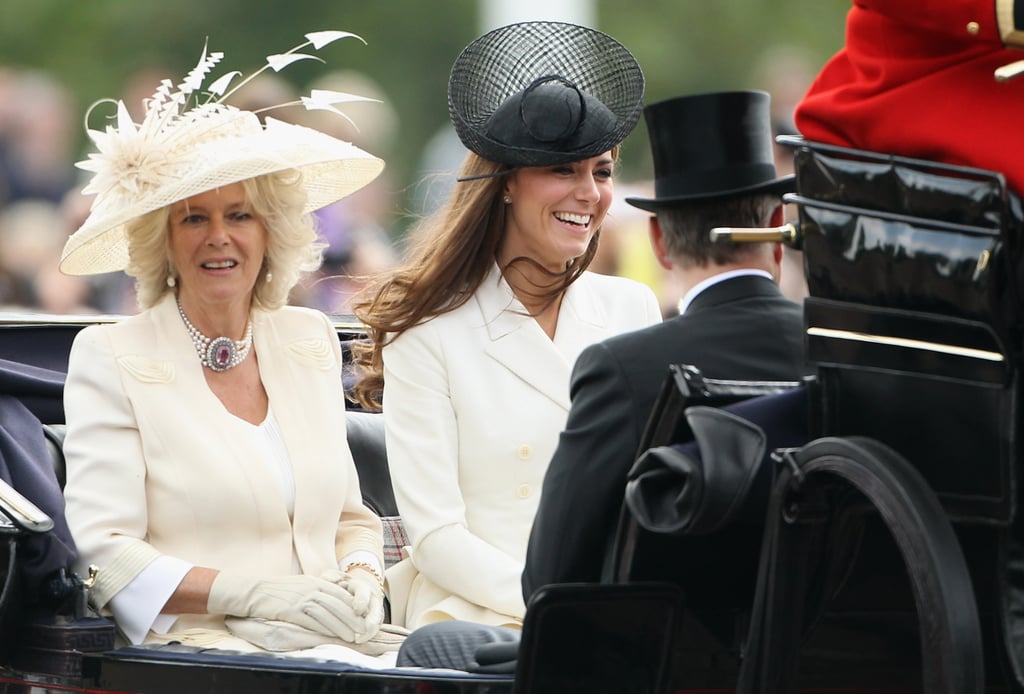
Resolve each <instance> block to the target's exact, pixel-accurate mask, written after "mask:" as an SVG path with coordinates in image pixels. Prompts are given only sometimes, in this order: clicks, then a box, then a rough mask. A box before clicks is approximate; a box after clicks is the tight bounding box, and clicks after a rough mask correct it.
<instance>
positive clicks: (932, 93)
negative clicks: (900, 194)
mask: <svg viewBox="0 0 1024 694" xmlns="http://www.w3.org/2000/svg"><path fill="white" fill-rule="evenodd" d="M1014 49H1016V50H1014ZM1020 49H1024V0H854V2H853V7H852V8H851V9H850V12H849V14H848V15H847V23H846V45H845V47H844V48H843V49H842V50H840V51H839V52H838V53H837V54H836V55H835V56H833V57H832V58H831V59H830V60H829V61H828V63H826V64H825V66H824V67H823V68H822V70H821V72H820V73H819V74H818V76H817V78H816V79H815V81H814V83H813V84H812V85H811V87H810V89H809V90H808V92H807V94H806V95H805V96H804V98H803V100H802V101H801V102H800V103H799V104H798V106H797V109H796V114H795V117H796V126H797V129H798V130H799V131H800V133H801V135H803V136H804V137H806V138H807V139H809V140H816V141H820V142H827V143H831V144H837V145H842V146H846V147H855V148H858V149H867V150H872V151H877V152H889V153H893V154H901V155H904V156H910V157H918V158H922V159H934V160H937V161H942V162H946V163H950V164H959V165H966V166H976V167H980V168H984V169H992V170H995V171H1000V172H1002V173H1004V174H1005V175H1006V177H1007V180H1008V182H1009V185H1010V187H1011V188H1012V189H1014V190H1016V191H1018V192H1024V156H1022V155H1024V127H1022V120H1021V118H1022V116H1021V114H1022V113H1024V76H1022V77H1020V78H1018V79H1015V80H1014V79H1011V80H1009V81H1001V80H997V78H996V76H995V74H996V70H997V69H999V68H1001V67H1003V66H1006V65H1008V64H1011V63H1014V62H1016V61H1018V60H1021V59H1024V52H1022V51H1021V50H1020Z"/></svg>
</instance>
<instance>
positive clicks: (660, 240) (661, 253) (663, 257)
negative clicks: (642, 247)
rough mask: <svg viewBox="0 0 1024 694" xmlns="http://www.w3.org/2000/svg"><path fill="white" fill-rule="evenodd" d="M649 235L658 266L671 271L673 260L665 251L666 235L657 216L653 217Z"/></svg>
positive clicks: (648, 230) (648, 228) (649, 224)
mask: <svg viewBox="0 0 1024 694" xmlns="http://www.w3.org/2000/svg"><path fill="white" fill-rule="evenodd" d="M647 233H648V235H649V236H650V237H651V249H652V250H653V251H654V257H655V258H657V260H658V265H661V266H662V267H663V268H665V269H666V270H671V269H672V260H671V258H669V257H668V252H667V251H666V250H665V233H664V232H663V231H662V230H661V225H660V224H658V218H657V216H655V215H651V218H650V221H649V223H648V227H647Z"/></svg>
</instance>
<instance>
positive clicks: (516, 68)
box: [448, 22, 644, 168]
mask: <svg viewBox="0 0 1024 694" xmlns="http://www.w3.org/2000/svg"><path fill="white" fill-rule="evenodd" d="M643 96H644V76H643V72H641V70H640V66H639V64H637V62H636V59H635V58H634V57H633V54H632V53H630V52H629V50H628V49H626V47H625V46H623V45H622V44H621V43H619V42H618V41H616V40H615V39H613V38H612V37H610V36H608V35H607V34H603V33H601V32H599V31H595V30H593V29H588V28H586V27H582V26H578V25H576V24H565V23H561V22H522V23H519V24H510V25H507V26H504V27H500V28H498V29H495V30H493V31H491V32H488V33H486V34H484V35H483V36H481V37H480V38H478V39H476V40H475V41H473V42H472V43H470V44H469V45H468V46H466V48H465V49H464V50H463V51H462V53H461V54H460V55H459V57H458V58H457V59H456V60H455V64H454V65H453V66H452V72H451V76H450V78H449V80H448V111H449V114H450V115H451V120H452V124H453V125H454V126H455V131H456V132H457V133H458V135H459V139H460V140H462V143H463V144H464V145H465V146H466V147H467V148H468V149H470V150H472V151H473V152H476V153H477V154H479V155H480V156H481V157H483V158H485V159H488V160H490V161H494V162H498V163H499V164H506V165H508V166H511V167H514V168H517V167H521V166H549V165H551V164H563V163H566V162H571V161H578V160H580V159H587V158H589V157H595V156H597V155H599V154H601V153H602V152H607V151H608V150H610V149H611V148H612V147H614V146H615V145H617V144H619V143H620V142H622V140H624V139H625V138H626V136H627V135H628V134H629V133H630V131H632V130H633V127H634V126H635V125H636V123H637V121H638V120H639V119H640V113H641V112H642V110H643Z"/></svg>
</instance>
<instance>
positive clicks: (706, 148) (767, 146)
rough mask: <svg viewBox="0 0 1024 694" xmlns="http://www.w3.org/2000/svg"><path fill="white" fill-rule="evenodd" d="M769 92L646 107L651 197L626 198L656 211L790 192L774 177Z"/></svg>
mask: <svg viewBox="0 0 1024 694" xmlns="http://www.w3.org/2000/svg"><path fill="white" fill-rule="evenodd" d="M769 101H770V97H769V95H768V93H767V92H761V91H735V92H714V93H710V94H697V95H694V96H681V97H676V98H674V99H667V100H665V101H659V102H657V103H654V104H650V105H649V106H647V108H646V109H644V118H645V120H646V122H647V134H648V136H649V137H650V140H651V153H652V155H653V159H654V195H655V197H654V198H653V199H648V198H626V202H628V203H629V204H630V205H633V206H634V207H639V208H640V209H642V210H648V211H650V212H656V211H658V210H659V209H662V208H665V207H668V206H670V205H672V204H673V203H677V202H682V201H684V200H693V199H696V198H715V197H722V196H726V195H736V194H739V193H762V192H763V193H778V194H779V195H781V194H783V193H788V192H791V191H792V190H793V186H794V177H793V176H784V177H782V178H779V177H778V174H777V173H776V171H775V157H774V153H773V150H772V120H771V114H770V113H769Z"/></svg>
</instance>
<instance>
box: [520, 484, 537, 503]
mask: <svg viewBox="0 0 1024 694" xmlns="http://www.w3.org/2000/svg"><path fill="white" fill-rule="evenodd" d="M531 491H533V490H531V489H530V485H528V484H521V485H519V488H518V489H517V490H516V494H517V495H518V496H519V498H520V499H525V498H526V497H528V496H530V492H531Z"/></svg>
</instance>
